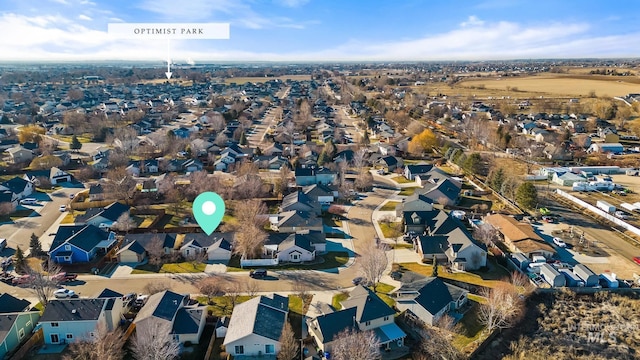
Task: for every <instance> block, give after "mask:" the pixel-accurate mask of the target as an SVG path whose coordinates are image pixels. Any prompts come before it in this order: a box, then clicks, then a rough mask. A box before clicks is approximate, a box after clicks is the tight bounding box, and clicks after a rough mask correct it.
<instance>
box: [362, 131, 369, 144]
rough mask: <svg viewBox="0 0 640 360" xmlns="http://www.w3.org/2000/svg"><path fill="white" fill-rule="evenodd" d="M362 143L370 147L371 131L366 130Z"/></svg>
mask: <svg viewBox="0 0 640 360" xmlns="http://www.w3.org/2000/svg"><path fill="white" fill-rule="evenodd" d="M361 142H362V144H363V145H369V142H371V140H369V130H367V129H365V130H364V135H362V141H361Z"/></svg>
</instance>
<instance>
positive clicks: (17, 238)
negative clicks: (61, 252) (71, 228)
mask: <svg viewBox="0 0 640 360" xmlns="http://www.w3.org/2000/svg"><path fill="white" fill-rule="evenodd" d="M80 190H81V189H78V188H63V189H60V190H56V191H54V192H52V193H49V194H45V193H37V194H33V195H31V196H29V197H34V198H37V199H41V198H46V199H48V200H47V201H40V204H39V205H35V206H26V207H28V208H31V209H33V210H34V212H33V213H32V215H31V216H29V217H24V218H21V219H17V220H15V221H14V222H13V223H3V224H1V225H0V238H6V239H7V243H8V248H9V249H11V250H8V251H5V252H3V253H2V256H7V255H12V254H13V252H14V251H15V249H16V247H17V246H20V248H21V249H22V250H27V249H28V248H29V239H30V238H31V234H32V233H34V234H36V236H38V237H40V236H42V235H43V234H44V232H45V231H47V230H48V229H49V227H50V226H51V225H52V224H53V223H54V222H55V221H56V219H58V217H59V216H60V205H67V204H69V194H75V193H76V192H78V191H80Z"/></svg>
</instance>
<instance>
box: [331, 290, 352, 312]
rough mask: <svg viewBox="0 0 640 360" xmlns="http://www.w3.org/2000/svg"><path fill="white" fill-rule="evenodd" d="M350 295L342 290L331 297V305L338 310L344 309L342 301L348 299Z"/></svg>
mask: <svg viewBox="0 0 640 360" xmlns="http://www.w3.org/2000/svg"><path fill="white" fill-rule="evenodd" d="M348 297H349V293H348V292H341V293H340V294H335V295H333V298H332V299H331V306H332V307H333V308H334V309H336V310H340V309H342V305H340V302H342V301H345V300H347V298H348Z"/></svg>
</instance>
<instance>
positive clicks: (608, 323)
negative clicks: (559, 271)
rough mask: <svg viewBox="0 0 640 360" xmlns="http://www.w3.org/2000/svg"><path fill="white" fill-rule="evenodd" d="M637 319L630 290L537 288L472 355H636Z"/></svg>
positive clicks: (639, 345)
mask: <svg viewBox="0 0 640 360" xmlns="http://www.w3.org/2000/svg"><path fill="white" fill-rule="evenodd" d="M639 319H640V300H639V299H638V295H637V294H634V293H628V294H612V293H608V292H600V293H596V294H589V295H586V294H585V295H577V294H575V293H573V292H570V291H561V292H555V293H540V294H536V295H533V296H531V297H530V298H529V299H528V301H527V310H526V313H525V314H524V316H523V317H522V320H521V321H520V322H519V323H517V324H515V326H513V327H512V328H511V329H507V330H505V331H502V332H501V333H500V334H499V335H498V336H497V337H496V338H495V339H494V340H493V342H492V345H491V346H488V347H487V348H486V349H485V350H484V351H483V352H482V353H481V354H479V356H477V357H476V359H481V360H484V359H492V360H493V359H514V360H515V359H525V358H526V359H558V360H563V359H637V358H638V353H639V351H640V335H639V333H638V328H640V320H639ZM524 354H526V355H524Z"/></svg>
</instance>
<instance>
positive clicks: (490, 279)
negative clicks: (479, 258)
mask: <svg viewBox="0 0 640 360" xmlns="http://www.w3.org/2000/svg"><path fill="white" fill-rule="evenodd" d="M399 265H400V269H401V270H408V271H413V272H415V273H418V274H421V275H424V276H431V274H433V266H431V265H423V264H418V263H402V264H399ZM508 276H509V274H508V273H507V272H506V271H504V270H503V269H502V268H501V267H497V266H494V267H493V269H492V270H490V271H486V272H480V271H475V272H455V273H448V272H446V270H445V268H444V267H443V266H438V277H441V278H443V279H451V280H456V281H462V282H465V283H469V284H474V285H480V286H487V287H494V286H496V285H498V284H500V283H502V281H501V280H502V279H504V278H507V277H508Z"/></svg>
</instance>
